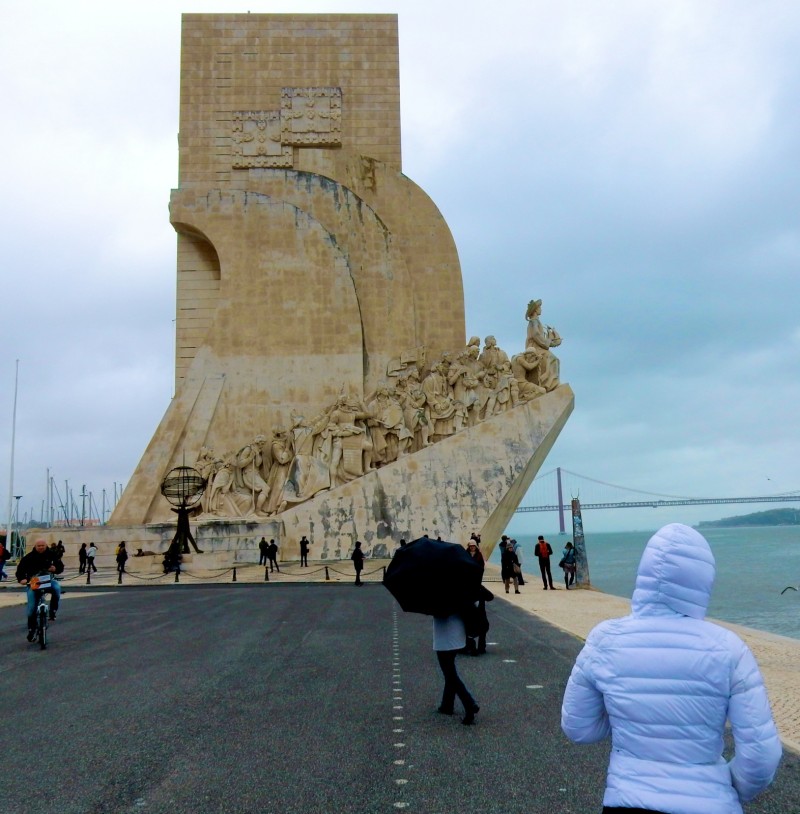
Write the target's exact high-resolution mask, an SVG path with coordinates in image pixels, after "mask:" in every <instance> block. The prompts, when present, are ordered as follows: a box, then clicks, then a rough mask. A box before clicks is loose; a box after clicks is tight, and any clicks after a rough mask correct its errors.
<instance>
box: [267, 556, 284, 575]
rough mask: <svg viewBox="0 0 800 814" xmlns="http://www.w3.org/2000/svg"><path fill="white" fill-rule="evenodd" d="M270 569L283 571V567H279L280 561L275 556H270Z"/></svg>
mask: <svg viewBox="0 0 800 814" xmlns="http://www.w3.org/2000/svg"><path fill="white" fill-rule="evenodd" d="M269 570H270V571H277V572H278V573H279V574H280V572H281V569H280V568H279V567H278V561H277V560H276V559H275V558H274V557H270V558H269Z"/></svg>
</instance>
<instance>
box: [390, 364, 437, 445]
mask: <svg viewBox="0 0 800 814" xmlns="http://www.w3.org/2000/svg"><path fill="white" fill-rule="evenodd" d="M397 392H398V396H399V398H400V403H401V404H402V405H403V420H404V421H405V425H406V427H407V428H408V430H409V431H410V432H411V434H412V435H413V439H412V441H411V444H410V447H409V450H408V451H409V452H417V451H418V450H420V449H424V448H425V447H427V446H428V444H430V439H429V436H430V421H429V420H428V415H427V412H426V405H427V400H426V398H425V393H424V392H423V391H422V386H421V384H420V381H419V373H418V372H417V371H416V369H414V370H412V371H411V373H409V375H408V376H406V377H405V378H403V379H400V380H399V381H398V382H397Z"/></svg>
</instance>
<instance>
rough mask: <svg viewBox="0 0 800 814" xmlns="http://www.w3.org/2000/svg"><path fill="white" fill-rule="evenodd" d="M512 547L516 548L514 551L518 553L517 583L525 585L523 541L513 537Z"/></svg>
mask: <svg viewBox="0 0 800 814" xmlns="http://www.w3.org/2000/svg"><path fill="white" fill-rule="evenodd" d="M510 542H511V547H512V548H513V549H514V553H515V554H516V555H517V562H518V563H519V572H518V573H517V583H518V584H519V585H524V584H525V580H524V579H523V576H522V543H518V542H517V541H516V540H514V539H512V540H511V541H510Z"/></svg>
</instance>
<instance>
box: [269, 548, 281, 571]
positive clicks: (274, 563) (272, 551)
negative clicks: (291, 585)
mask: <svg viewBox="0 0 800 814" xmlns="http://www.w3.org/2000/svg"><path fill="white" fill-rule="evenodd" d="M267 557H268V559H269V570H270V571H277V572H278V573H279V574H280V572H281V569H280V566H279V565H278V544H277V543H276V542H275V540H270V541H269V545H268V546H267Z"/></svg>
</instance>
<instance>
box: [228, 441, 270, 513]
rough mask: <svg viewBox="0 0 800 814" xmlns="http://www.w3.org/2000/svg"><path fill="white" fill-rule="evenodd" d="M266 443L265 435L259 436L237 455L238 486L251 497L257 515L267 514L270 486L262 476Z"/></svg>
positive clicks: (253, 509)
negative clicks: (265, 507) (266, 505)
mask: <svg viewBox="0 0 800 814" xmlns="http://www.w3.org/2000/svg"><path fill="white" fill-rule="evenodd" d="M266 441H267V439H266V438H265V437H264V436H263V435H257V436H256V437H255V438H254V439H253V441H252V442H251V443H249V444H247V445H246V446H244V447H242V448H241V449H240V450H239V452H237V453H236V473H235V474H236V486H237V487H238V488H239V489H241V490H242V491H243V492H245V493H247V494H249V495H251V497H252V511H253V512H254V513H255V514H265V513H266V512H265V509H264V506H265V504H266V502H267V496H268V495H269V486H267V482H266V481H265V480H264V478H263V477H262V474H261V467H262V464H263V462H264V455H263V451H264V444H265V443H266Z"/></svg>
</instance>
